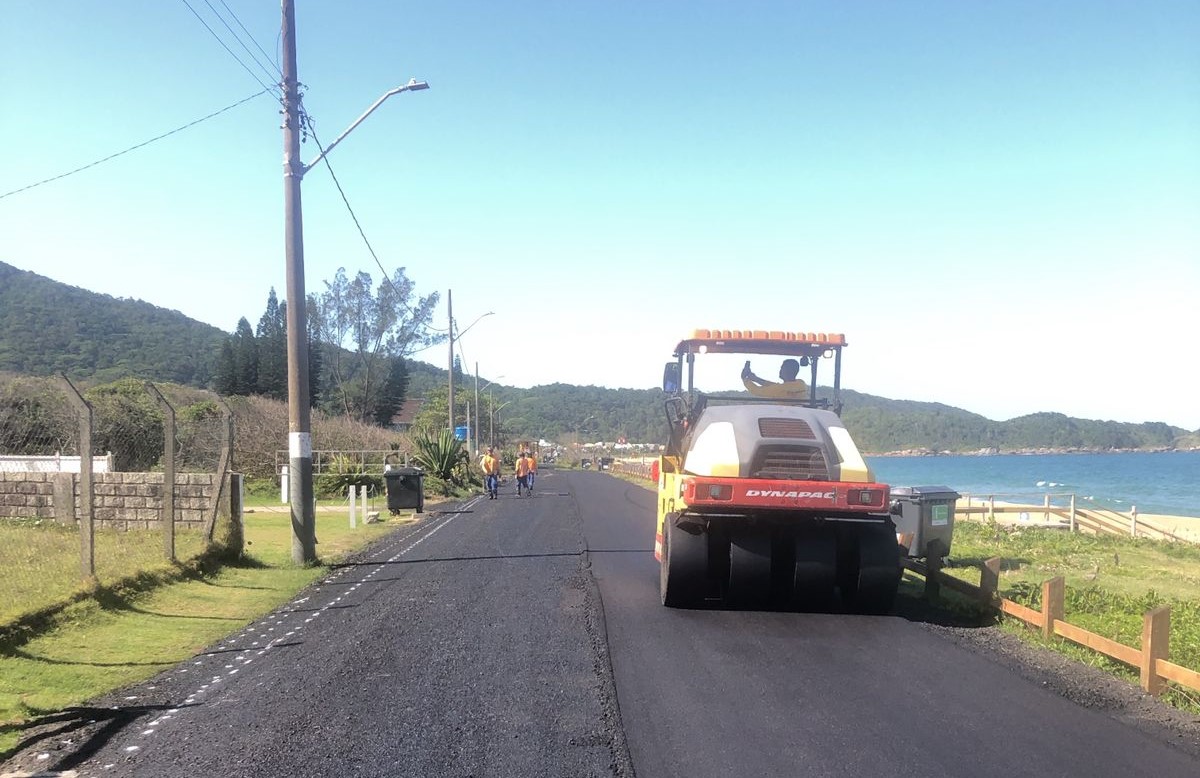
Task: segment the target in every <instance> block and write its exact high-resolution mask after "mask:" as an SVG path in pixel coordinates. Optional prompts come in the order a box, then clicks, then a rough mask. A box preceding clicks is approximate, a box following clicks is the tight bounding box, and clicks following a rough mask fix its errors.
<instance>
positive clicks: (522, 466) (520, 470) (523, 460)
mask: <svg viewBox="0 0 1200 778" xmlns="http://www.w3.org/2000/svg"><path fill="white" fill-rule="evenodd" d="M516 473H517V478H524V477H525V476H527V475H529V459H528V458H527V457H518V458H517V469H516Z"/></svg>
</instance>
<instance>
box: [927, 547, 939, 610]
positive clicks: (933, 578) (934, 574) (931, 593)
mask: <svg viewBox="0 0 1200 778" xmlns="http://www.w3.org/2000/svg"><path fill="white" fill-rule="evenodd" d="M941 574H942V557H941V555H940V554H930V555H929V556H927V557H926V558H925V598H926V599H928V600H936V599H937V598H938V597H939V596H940V595H941V593H942V583H941V581H940V580H938V577H939V576H940V575H941Z"/></svg>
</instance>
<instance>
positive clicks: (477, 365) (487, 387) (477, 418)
mask: <svg viewBox="0 0 1200 778" xmlns="http://www.w3.org/2000/svg"><path fill="white" fill-rule="evenodd" d="M468 329H470V328H468ZM503 377H504V376H502V375H498V376H496V377H495V378H493V379H492V380H491V381H488V382H487V383H486V384H484V385H483V388H484V389H489V388H490V387H491V385H492V384H494V383H496V382H497V381H499V380H500V379H501V378H503ZM491 397H492V395H491V392H490V391H489V392H488V400H489V402H488V406H489V407H491V406H492V405H494V404H495V403H494V402H491ZM488 418H489V419H490V418H491V412H490V411H489V412H488ZM474 455H475V456H479V363H478V362H476V363H475V453H474Z"/></svg>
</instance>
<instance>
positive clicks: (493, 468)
mask: <svg viewBox="0 0 1200 778" xmlns="http://www.w3.org/2000/svg"><path fill="white" fill-rule="evenodd" d="M479 467H480V469H482V470H483V488H484V489H485V490H486V491H487V494H488V499H489V500H494V499H496V495H497V494H499V492H500V457H498V456H496V455H495V454H494V453H493V451H492V447H491V446H488V447H487V453H485V454H484V455H483V457H482V458H481V459H480V460H479Z"/></svg>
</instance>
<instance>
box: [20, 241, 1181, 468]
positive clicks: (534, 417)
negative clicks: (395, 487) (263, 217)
mask: <svg viewBox="0 0 1200 778" xmlns="http://www.w3.org/2000/svg"><path fill="white" fill-rule="evenodd" d="M228 337H229V336H228V334H227V333H224V332H222V331H221V330H219V329H217V328H216V327H212V326H209V325H207V324H203V323H201V322H197V321H195V320H194V319H190V318H188V317H187V316H184V315H183V314H182V313H179V312H178V311H171V310H167V309H165V308H159V307H157V306H154V305H151V304H150V303H147V302H143V301H141V300H126V299H119V298H114V297H111V296H109V295H103V294H97V293H95V292H89V291H87V290H85V289H80V288H78V287H74V286H70V285H67V284H62V283H59V282H57V281H54V280H52V279H49V278H45V277H43V276H39V275H37V274H36V273H31V272H28V271H24V270H19V269H17V268H14V267H12V266H11V265H7V264H4V263H2V262H0V371H10V372H14V373H24V374H28V375H48V374H52V373H58V372H65V373H67V374H68V375H70V376H71V377H73V378H81V379H86V380H88V381H89V382H92V383H102V382H106V381H114V380H118V379H120V378H126V377H131V376H132V377H137V378H142V379H152V380H156V381H166V382H172V383H178V384H184V385H188V386H195V387H209V386H212V384H213V380H214V373H215V369H216V361H217V355H218V353H219V350H220V347H221V344H222V343H223V342H225V341H226V339H227V338H228ZM408 377H409V386H408V396H410V397H424V396H426V395H428V394H429V393H430V392H431V391H435V390H437V389H442V399H441V402H442V407H445V392H444V388H445V385H446V370H445V369H444V368H438V367H435V366H433V365H430V364H428V363H425V362H420V361H416V360H410V361H409V362H408ZM487 384H488V382H487V380H486V379H481V382H480V386H481V388H482V387H485V386H486V387H487V396H488V400H484V398H483V397H482V396H481V398H480V399H481V401H482V404H484V407H485V408H486V407H488V406H487V403H488V402H489V401H490V402H491V403H492V404H493V405H494V406H495V407H497V408H498V409H499V413H498V416H499V419H498V420H497V423H498V424H500V425H502V427H503V428H504V429H505V430H506V431H509V432H511V433H512V434H515V435H518V436H521V437H535V436H536V437H544V438H551V439H558V440H571V439H574V438H576V437H578V438H579V439H582V440H593V441H594V440H605V441H614V440H617V439H618V438H622V437H623V438H625V439H627V440H629V441H630V442H659V441H662V440H664V439H665V437H666V422H665V415H664V412H663V404H662V393H661V392H659V391H658V390H657V389H609V388H605V387H599V386H573V385H570V384H562V383H555V384H547V385H544V386H535V387H533V388H531V389H518V388H514V387H506V386H502V385H500V384H493V385H491V386H487ZM457 388H458V390H459V393H456V400H457V402H456V405H458V404H459V403H462V404H463V405H465V403H466V402H467V401H468V400H470V401H471V402H472V403H473V402H474V389H475V381H474V378H473V377H472V376H463V378H462V381H461V382H460V383H457ZM843 400H844V402H845V409H844V413H843V419H844V421H845V423H846V426H847V427H848V428H849V429H850V431H851V433H852V434H853V435H854V437H855V440H856V441H857V442H858V444H859V446H860V447H861V448H862V449H863V450H864V451H867V452H873V453H882V452H891V451H912V450H916V451H928V452H942V451H951V452H972V451H981V450H982V451H1017V450H1036V449H1059V450H1061V449H1080V450H1109V449H1170V448H1196V447H1200V431H1198V432H1188V431H1187V430H1183V429H1180V428H1178V427H1172V426H1170V425H1167V424H1162V423H1144V424H1128V423H1121V422H1113V421H1095V420H1090V419H1076V418H1071V417H1069V416H1065V415H1063V414H1061V413H1035V414H1031V415H1028V416H1022V417H1020V418H1017V419H1010V420H1008V421H993V420H991V419H987V418H985V417H983V416H980V415H979V414H976V413H971V412H970V411H966V410H963V409H961V408H954V407H951V406H948V405H943V404H940V403H928V402H916V401H911V400H892V399H888V398H885V397H876V396H874V395H869V394H863V393H861V392H855V391H850V390H845V391H844V396H843ZM460 412H462V411H460ZM486 424H487V422H486V421H483V422H482V425H481V426H484V425H486Z"/></svg>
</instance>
